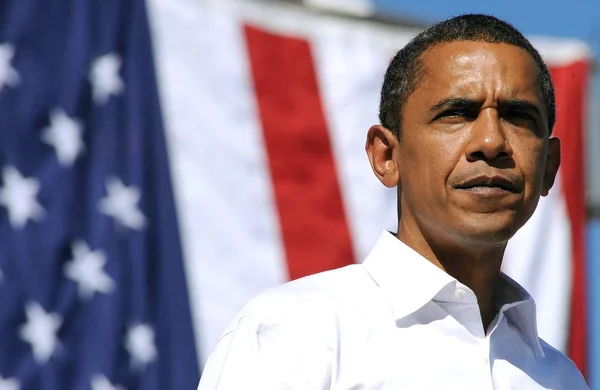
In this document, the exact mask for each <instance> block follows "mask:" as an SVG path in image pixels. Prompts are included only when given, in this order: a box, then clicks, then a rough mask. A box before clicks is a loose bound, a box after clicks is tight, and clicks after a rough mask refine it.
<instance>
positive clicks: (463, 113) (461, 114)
mask: <svg viewBox="0 0 600 390" xmlns="http://www.w3.org/2000/svg"><path fill="white" fill-rule="evenodd" d="M442 118H447V119H449V120H452V119H468V120H473V119H475V118H477V113H476V112H474V111H472V110H467V109H463V108H453V109H449V110H445V111H442V112H441V113H439V114H438V115H437V116H436V117H435V120H437V119H442Z"/></svg>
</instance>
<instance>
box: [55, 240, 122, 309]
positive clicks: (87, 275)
mask: <svg viewBox="0 0 600 390" xmlns="http://www.w3.org/2000/svg"><path fill="white" fill-rule="evenodd" d="M72 249H73V259H72V260H71V261H70V262H69V263H68V264H67V265H66V266H65V274H66V276H67V278H69V279H71V280H72V281H74V282H75V283H77V284H79V296H80V297H81V298H85V299H89V298H91V297H92V296H93V295H94V293H95V292H99V293H104V294H107V293H109V292H111V291H112V290H113V289H114V288H115V282H114V280H113V279H112V278H111V277H110V276H108V275H107V274H106V272H105V271H104V265H105V264H106V256H105V255H104V252H102V251H100V250H96V251H93V252H92V251H90V247H89V246H88V245H87V244H86V243H85V242H83V241H77V242H75V243H74V244H73V246H72Z"/></svg>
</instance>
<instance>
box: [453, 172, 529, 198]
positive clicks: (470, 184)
mask: <svg viewBox="0 0 600 390" xmlns="http://www.w3.org/2000/svg"><path fill="white" fill-rule="evenodd" d="M455 188H456V189H459V190H465V191H469V192H473V193H476V194H481V195H486V194H489V195H495V194H506V193H513V194H517V193H519V192H521V190H522V185H521V184H520V182H517V181H516V180H510V179H508V178H506V177H503V176H485V175H482V176H477V177H473V178H471V179H468V180H466V181H464V182H462V183H460V184H458V185H456V186H455Z"/></svg>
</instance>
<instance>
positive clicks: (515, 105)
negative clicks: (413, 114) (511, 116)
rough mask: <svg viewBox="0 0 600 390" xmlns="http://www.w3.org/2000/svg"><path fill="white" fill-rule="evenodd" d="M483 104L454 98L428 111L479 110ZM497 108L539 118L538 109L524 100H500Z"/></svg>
mask: <svg viewBox="0 0 600 390" xmlns="http://www.w3.org/2000/svg"><path fill="white" fill-rule="evenodd" d="M482 104H483V100H476V99H467V98H456V97H450V98H446V99H443V100H441V101H440V102H438V103H436V104H435V105H433V106H432V107H431V108H430V109H429V111H430V112H431V113H437V112H439V111H441V110H445V109H446V110H447V109H452V108H462V109H470V110H474V109H479V107H481V105H482ZM498 106H499V107H498V108H499V109H501V110H503V111H521V112H523V111H532V112H534V113H535V114H537V115H539V116H541V115H542V114H541V112H540V109H539V108H538V106H537V105H536V104H535V103H532V102H530V101H529V100H525V99H504V100H500V103H499V104H498Z"/></svg>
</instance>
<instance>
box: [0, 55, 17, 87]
mask: <svg viewBox="0 0 600 390" xmlns="http://www.w3.org/2000/svg"><path fill="white" fill-rule="evenodd" d="M14 55H15V49H14V48H13V47H12V46H11V45H9V44H8V43H5V44H3V45H0V92H1V91H2V88H3V87H4V86H5V85H8V86H10V87H15V86H17V85H19V83H20V82H21V77H20V76H19V73H17V71H16V70H15V68H13V67H12V65H11V61H12V59H13V57H14Z"/></svg>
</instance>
